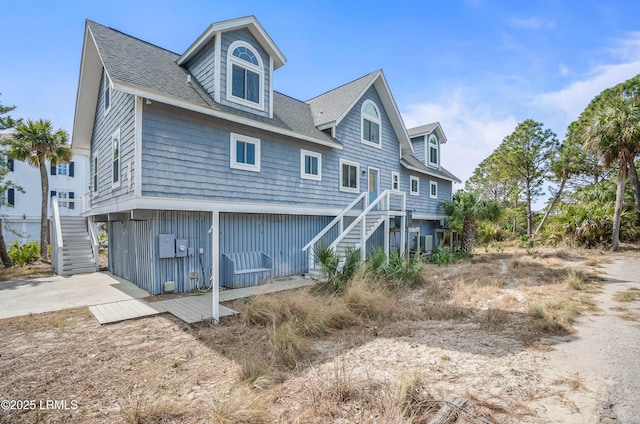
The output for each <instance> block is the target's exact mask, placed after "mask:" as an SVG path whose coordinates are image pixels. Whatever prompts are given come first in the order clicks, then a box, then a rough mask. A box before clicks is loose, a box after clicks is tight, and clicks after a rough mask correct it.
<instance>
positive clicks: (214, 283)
mask: <svg viewBox="0 0 640 424" xmlns="http://www.w3.org/2000/svg"><path fill="white" fill-rule="evenodd" d="M210 233H211V293H212V294H213V296H212V297H213V321H214V322H215V323H216V324H218V323H220V211H212V212H211V230H210Z"/></svg>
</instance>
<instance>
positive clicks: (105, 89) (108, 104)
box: [102, 72, 111, 113]
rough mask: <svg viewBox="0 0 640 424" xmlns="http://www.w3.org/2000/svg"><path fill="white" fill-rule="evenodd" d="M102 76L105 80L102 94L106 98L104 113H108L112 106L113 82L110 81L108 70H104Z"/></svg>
mask: <svg viewBox="0 0 640 424" xmlns="http://www.w3.org/2000/svg"><path fill="white" fill-rule="evenodd" d="M102 78H103V79H102V81H103V90H102V96H103V100H104V113H107V112H109V109H110V108H111V84H110V83H109V76H108V75H107V73H106V72H104V74H103V76H102Z"/></svg>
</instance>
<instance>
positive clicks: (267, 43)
mask: <svg viewBox="0 0 640 424" xmlns="http://www.w3.org/2000/svg"><path fill="white" fill-rule="evenodd" d="M242 28H246V29H248V30H249V32H250V33H251V34H252V35H253V36H254V37H255V39H256V40H257V41H258V43H260V45H261V46H262V48H264V49H265V50H266V51H267V53H268V54H269V56H270V57H271V58H272V59H273V69H274V70H275V69H278V68H279V67H281V66H282V65H284V63H285V62H286V61H287V58H285V57H284V54H282V52H281V51H280V49H279V48H278V46H276V43H274V42H273V40H272V39H271V37H269V34H267V31H266V30H265V29H264V28H263V27H262V25H260V22H258V20H257V19H256V17H255V16H245V17H244V18H237V19H230V20H227V21H222V22H215V23H213V24H211V25H209V27H208V28H207V29H206V30H205V31H204V32H203V33H202V34H200V36H199V37H198V38H197V39H196V41H194V42H193V43H192V44H191V45H190V46H189V47H188V48H187V49H186V50H185V51H184V53H183V54H182V55H181V56H180V57H179V58H177V60H176V63H177V64H178V65H183V64H185V63H186V62H188V61H189V59H191V58H193V57H195V56H196V55H197V54H198V53H199V52H200V50H201V49H203V48H205V47H206V46H207V45H208V44H209V42H210V41H211V40H213V39H214V38H215V37H216V36H218V35H219V34H220V33H222V32H226V31H231V30H236V29H242Z"/></svg>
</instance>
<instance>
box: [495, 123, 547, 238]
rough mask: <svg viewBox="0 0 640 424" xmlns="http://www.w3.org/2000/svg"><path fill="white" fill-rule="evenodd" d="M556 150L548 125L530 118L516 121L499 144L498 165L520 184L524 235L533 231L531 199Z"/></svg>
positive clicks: (539, 190) (538, 191)
mask: <svg viewBox="0 0 640 424" xmlns="http://www.w3.org/2000/svg"><path fill="white" fill-rule="evenodd" d="M557 150H558V139H557V138H556V135H555V134H554V133H553V131H551V130H550V129H544V128H543V125H542V124H541V123H540V122H536V121H534V120H532V119H527V120H526V121H524V122H522V123H520V124H518V126H516V129H515V130H514V131H513V133H511V134H510V135H508V136H507V137H505V139H504V140H503V142H502V144H501V145H500V146H499V147H498V150H497V151H498V163H499V166H500V167H501V168H502V169H504V171H505V172H507V173H508V175H509V176H510V179H511V180H512V181H513V182H514V183H515V185H517V186H518V187H520V189H521V190H522V196H523V197H524V201H525V206H526V215H527V236H529V237H531V236H532V234H533V211H532V209H531V205H532V203H533V201H534V200H535V199H536V198H537V197H538V196H540V195H542V194H543V191H542V186H543V184H544V181H545V178H546V176H547V174H548V173H549V170H550V166H551V160H552V158H553V156H554V154H555V153H556V151H557Z"/></svg>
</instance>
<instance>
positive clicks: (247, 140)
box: [229, 133, 260, 172]
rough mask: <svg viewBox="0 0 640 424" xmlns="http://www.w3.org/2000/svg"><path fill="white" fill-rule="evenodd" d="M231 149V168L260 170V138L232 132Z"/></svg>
mask: <svg viewBox="0 0 640 424" xmlns="http://www.w3.org/2000/svg"><path fill="white" fill-rule="evenodd" d="M229 150H230V156H231V162H230V164H229V165H230V166H231V168H233V169H243V170H245V171H253V172H260V139H258V138H253V137H249V136H246V135H241V134H234V133H231V144H230V148H229Z"/></svg>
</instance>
